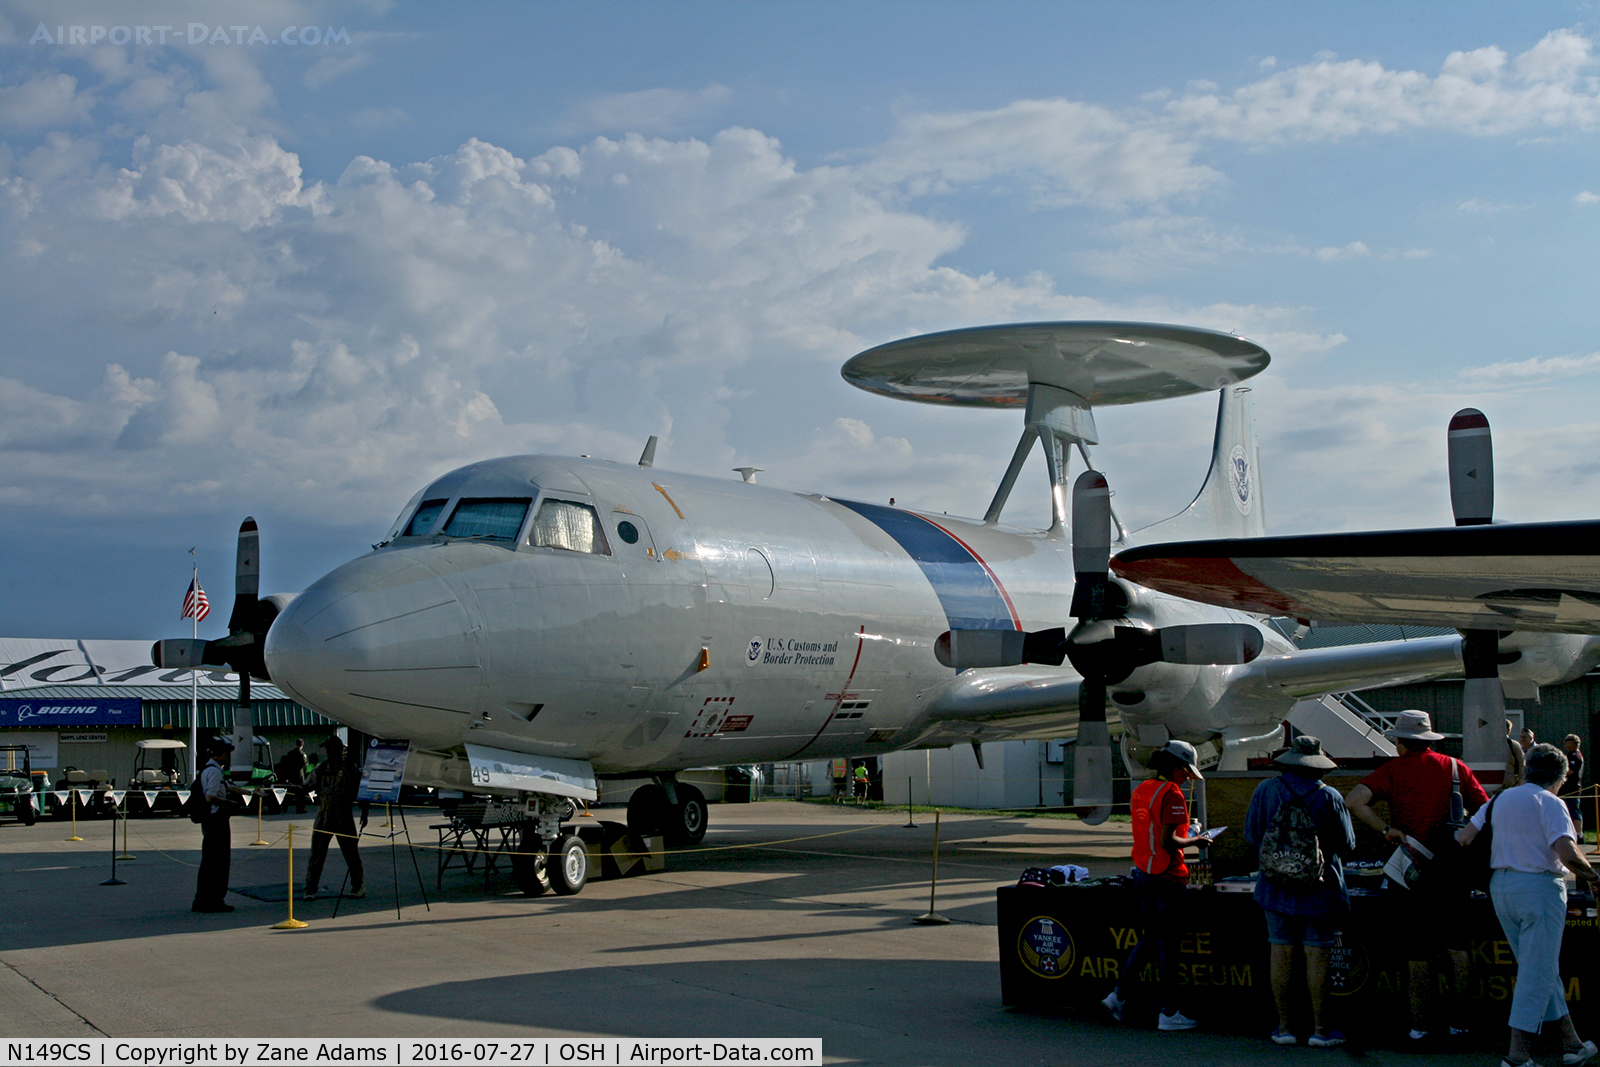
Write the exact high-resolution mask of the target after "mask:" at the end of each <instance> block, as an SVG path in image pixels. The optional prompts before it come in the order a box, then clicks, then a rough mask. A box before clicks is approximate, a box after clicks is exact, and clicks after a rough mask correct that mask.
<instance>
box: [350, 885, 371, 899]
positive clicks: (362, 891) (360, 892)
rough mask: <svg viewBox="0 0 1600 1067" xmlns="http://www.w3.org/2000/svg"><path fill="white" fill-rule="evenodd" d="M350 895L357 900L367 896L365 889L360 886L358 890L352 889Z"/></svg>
mask: <svg viewBox="0 0 1600 1067" xmlns="http://www.w3.org/2000/svg"><path fill="white" fill-rule="evenodd" d="M350 895H351V896H352V897H355V898H356V899H357V900H360V899H361V898H362V897H364V896H366V895H367V887H366V886H362V887H361V888H360V889H352V890H350Z"/></svg>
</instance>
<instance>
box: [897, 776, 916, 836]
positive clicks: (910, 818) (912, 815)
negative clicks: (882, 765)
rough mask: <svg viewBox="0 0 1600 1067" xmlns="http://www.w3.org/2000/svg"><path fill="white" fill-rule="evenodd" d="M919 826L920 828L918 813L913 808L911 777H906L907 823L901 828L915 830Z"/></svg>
mask: <svg viewBox="0 0 1600 1067" xmlns="http://www.w3.org/2000/svg"><path fill="white" fill-rule="evenodd" d="M917 828H918V827H917V814H916V812H914V811H912V810H911V779H910V778H907V779H906V824H905V825H904V826H902V827H901V829H902V830H915V829H917Z"/></svg>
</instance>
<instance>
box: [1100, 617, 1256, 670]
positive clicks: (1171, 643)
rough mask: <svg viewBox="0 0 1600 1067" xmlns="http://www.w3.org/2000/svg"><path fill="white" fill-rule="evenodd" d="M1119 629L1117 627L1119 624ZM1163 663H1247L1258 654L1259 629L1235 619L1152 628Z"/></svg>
mask: <svg viewBox="0 0 1600 1067" xmlns="http://www.w3.org/2000/svg"><path fill="white" fill-rule="evenodd" d="M1119 630H1120V627H1119ZM1155 632H1156V634H1157V635H1158V638H1157V639H1158V640H1159V642H1160V646H1161V648H1160V652H1161V655H1160V660H1161V662H1163V663H1188V664H1213V665H1220V664H1233V663H1249V662H1250V661H1251V660H1253V659H1255V658H1256V657H1257V656H1259V655H1261V649H1262V646H1263V642H1262V638H1261V631H1260V630H1258V629H1256V628H1255V627H1254V626H1247V625H1245V624H1244V623H1236V622H1205V623H1195V624H1192V625H1187V626H1163V627H1162V628H1161V629H1159V630H1157V631H1155Z"/></svg>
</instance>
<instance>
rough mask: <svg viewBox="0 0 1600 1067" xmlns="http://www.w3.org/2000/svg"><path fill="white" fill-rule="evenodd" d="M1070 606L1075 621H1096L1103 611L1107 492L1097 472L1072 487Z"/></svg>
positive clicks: (1108, 537) (1107, 561)
mask: <svg viewBox="0 0 1600 1067" xmlns="http://www.w3.org/2000/svg"><path fill="white" fill-rule="evenodd" d="M1072 570H1073V574H1074V577H1075V578H1076V581H1075V582H1074V583H1073V587H1072V606H1071V607H1070V608H1068V609H1067V614H1069V615H1071V616H1073V617H1074V618H1077V619H1085V620H1087V619H1098V618H1100V617H1101V615H1102V614H1103V613H1104V612H1105V608H1106V586H1107V585H1108V584H1109V582H1110V571H1111V489H1110V487H1108V486H1107V485H1106V476H1105V475H1104V474H1101V473H1100V472H1099V471H1084V472H1083V473H1082V474H1080V475H1078V479H1077V481H1075V482H1073V483H1072Z"/></svg>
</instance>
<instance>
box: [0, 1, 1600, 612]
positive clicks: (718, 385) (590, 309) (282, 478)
mask: <svg viewBox="0 0 1600 1067" xmlns="http://www.w3.org/2000/svg"><path fill="white" fill-rule="evenodd" d="M1597 44H1600V11H1597V5H1596V4H1595V3H1592V2H1550V3H1538V2H1530V3H1522V4H1515V5H1512V4H1504V3H1474V2H1463V3H1457V4H1451V5H1439V4H1416V3H1404V2H1385V3H1341V4H1337V5H1331V4H1330V5H1282V4H1269V3H1255V2H1218V3H1211V4H1204V5H1196V4H1191V3H1159V2H1133V3H1125V4H1103V3H1071V2H1054V3H1020V2H1017V3H1004V2H997V3H989V4H983V5H978V4H971V3H944V2H938V0H922V2H917V3H900V2H887V0H885V2H878V3H872V4H861V3H842V2H841V3H834V2H828V0H819V2H807V3H804V4H800V3H789V4H783V3H763V4H751V3H727V4H719V3H693V4H685V3H673V2H667V0H662V2H654V3H607V2H584V3H578V2H571V3H568V2H560V0H552V2H547V3H539V4H525V3H515V4H513V3H503V4H496V3H481V4H474V5H470V6H461V5H442V4H421V3H413V4H407V5H398V4H388V3H380V2H375V0H374V2H349V3H325V4H324V3H303V2H295V0H252V2H250V3H247V4H232V3H224V2H216V0H204V2H202V0H189V2H184V0H174V2H153V3H139V4H131V3H127V2H124V0H98V2H95V0H83V2H77V0H4V2H0V321H3V322H4V324H5V326H4V328H3V329H0V636H11V637H85V638H88V637H96V638H152V639H153V638H156V637H160V636H171V635H173V634H175V633H179V632H184V631H186V627H187V624H184V623H179V622H178V615H179V611H180V607H181V602H182V597H183V592H184V589H185V587H186V585H187V582H188V578H189V573H190V571H189V568H190V566H191V562H192V561H193V562H197V563H198V565H199V567H200V571H201V578H202V581H203V582H204V584H205V585H206V588H207V590H208V592H210V594H211V596H212V599H213V601H214V602H216V603H220V604H223V605H225V604H226V603H227V601H228V599H229V597H230V595H231V591H232V590H231V586H232V575H231V570H232V563H233V538H234V532H235V531H236V529H237V527H238V524H239V522H240V521H241V520H242V519H243V517H244V516H246V515H253V516H254V517H255V518H256V519H257V520H258V521H259V522H260V524H261V527H262V542H263V564H262V567H263V588H264V590H267V591H284V592H291V591H295V590H298V589H301V588H303V587H304V586H305V585H307V584H309V583H310V582H311V581H314V580H315V579H316V578H317V577H318V576H320V575H321V574H323V573H325V572H326V571H327V570H329V569H331V568H332V567H334V566H336V565H337V564H339V563H340V562H342V561H344V560H345V559H348V558H351V557H353V556H355V555H358V554H359V553H361V552H363V551H365V550H367V548H368V546H369V545H370V544H371V543H373V542H375V541H377V540H379V539H380V538H381V537H382V536H383V534H384V531H385V530H386V529H387V528H388V526H389V523H390V521H391V520H392V519H393V518H394V516H395V514H396V513H397V512H398V511H399V509H400V508H401V506H402V505H403V504H404V503H405V502H406V500H407V499H408V498H409V497H411V495H412V494H413V493H414V492H415V491H416V490H418V489H419V488H421V487H422V486H423V485H424V484H426V483H427V482H428V481H429V480H430V479H432V478H433V477H435V476H437V475H439V474H441V473H443V472H445V471H447V470H450V469H452V468H454V467H457V466H460V465H463V464H465V463H469V462H473V461H475V460H479V459H484V458H488V457H491V456H495V455H507V454H515V453H525V452H551V453H557V454H589V455H594V456H601V457H608V458H612V459H616V460H618V461H619V462H624V463H631V462H634V461H635V460H636V459H637V458H638V456H639V453H640V451H641V449H642V448H643V446H644V442H645V440H646V438H648V437H649V436H650V435H652V434H655V435H658V436H659V437H660V440H661V444H660V447H659V451H658V455H657V465H658V466H660V467H664V468H669V469H674V470H683V471H691V472H694V473H699V474H706V475H711V476H715V477H722V476H726V477H730V478H733V477H738V475H735V474H733V473H731V470H730V468H733V467H736V466H744V465H749V466H756V467H761V468H763V473H762V474H761V475H760V476H759V477H760V480H761V481H762V482H763V484H768V485H774V486H781V487H787V488H793V489H796V490H801V491H814V492H822V493H827V494H830V495H837V496H842V497H848V498H857V499H864V500H872V501H884V502H886V501H887V500H888V498H890V497H894V498H895V499H896V500H897V501H898V503H900V504H902V505H905V506H909V507H915V508H922V509H930V510H934V511H945V512H948V513H950V514H952V515H981V514H982V513H983V511H984V509H985V507H986V505H987V503H988V501H989V498H990V496H991V495H992V494H993V491H994V487H995V485H996V483H997V482H998V480H999V477H1000V475H1001V474H1002V472H1003V471H1004V468H1005V465H1006V463H1007V461H1008V460H1009V458H1010V455H1011V451H1012V449H1013V447H1014V445H1015V443H1016V439H1017V435H1018V433H1019V432H1020V430H1021V425H1020V419H1019V418H1018V416H1017V414H1016V413H1015V412H999V411H974V410H950V409H943V408H937V407H932V406H926V405H917V404H908V403H902V402H897V401H894V400H890V399H886V398H883V397H878V396H873V395H870V394H867V393H865V392H861V391H859V390H856V389H853V388H852V387H850V386H849V385H848V384H846V383H845V382H844V381H843V380H842V379H841V378H840V376H839V373H838V368H839V366H840V365H841V364H842V363H843V362H844V361H845V360H846V359H848V358H849V357H850V356H851V355H854V354H855V353H856V352H859V351H861V350H863V349H866V348H869V347H872V346H873V345H877V344H881V343H883V342H886V341H890V340H894V339H897V338H901V337H906V336H911V335H914V334H918V333H923V332H928V331H933V330H944V329H953V328H957V327H962V326H976V325H984V324H990V323H1003V322H1028V321H1039V320H1054V319H1130V320H1141V321H1155V322H1170V323H1181V324H1186V325H1193V326H1203V327H1209V328H1213V329H1221V330H1232V331H1236V332H1238V333H1240V334H1243V335H1245V336H1247V337H1250V338H1252V339H1253V340H1255V341H1257V342H1259V343H1260V344H1262V345H1263V346H1264V347H1265V348H1266V349H1267V350H1268V351H1269V352H1270V353H1271V354H1272V365H1271V366H1270V367H1269V368H1268V370H1267V371H1266V372H1265V373H1264V374H1262V375H1261V376H1260V377H1259V378H1257V379H1255V380H1254V381H1253V382H1252V383H1251V384H1252V386H1253V390H1254V392H1253V394H1252V398H1253V400H1254V402H1255V406H1256V421H1257V427H1258V431H1259V435H1260V446H1261V458H1262V471H1261V482H1262V491H1263V500H1264V502H1265V506H1266V514H1267V521H1268V529H1269V532H1272V533H1284V534H1287V533H1304V532H1317V531H1335V530H1356V529H1374V528H1400V527H1414V526H1430V525H1448V524H1449V522H1450V509H1449V495H1448V486H1447V482H1446V474H1445V427H1446V425H1447V423H1448V421H1449V418H1450V415H1451V414H1452V413H1453V412H1454V411H1455V410H1457V409H1458V408H1461V407H1466V406H1472V407H1477V408H1479V409H1481V410H1483V411H1484V412H1485V413H1486V414H1487V415H1488V416H1489V419H1490V422H1491V424H1492V425H1493V427H1494V433H1495V448H1496V466H1497V485H1498V501H1497V506H1496V516H1497V518H1500V519H1505V520H1555V519H1572V518H1593V517H1595V516H1596V512H1597V511H1600V508H1597V507H1596V504H1595V501H1596V497H1597V490H1600V301H1597V300H1596V296H1597V288H1600V256H1597V251H1596V250H1597V249H1600V168H1597V166H1596V164H1597V162H1600V55H1597ZM1214 408H1215V401H1214V399H1213V398H1211V397H1206V396H1200V397H1192V398H1188V399H1184V400H1175V401H1166V402H1162V403H1159V404H1147V405H1139V406H1130V407H1123V408H1107V409H1102V410H1101V411H1099V412H1097V421H1098V423H1099V428H1100V435H1101V443H1100V444H1099V445H1098V446H1097V447H1096V448H1095V449H1094V458H1095V462H1096V464H1097V466H1100V467H1101V468H1102V469H1103V470H1105V471H1106V473H1107V475H1108V477H1109V479H1110V482H1111V484H1112V486H1113V489H1114V490H1115V492H1116V500H1115V504H1116V506H1117V508H1118V511H1119V514H1120V515H1121V517H1122V518H1123V520H1124V521H1125V522H1126V523H1127V524H1128V525H1130V526H1133V527H1137V526H1141V525H1146V524H1148V523H1151V522H1155V521H1158V520H1160V519H1162V518H1165V517H1166V516H1167V515H1170V514H1172V513H1175V512H1177V511H1179V510H1181V509H1182V507H1183V506H1184V505H1185V504H1187V502H1188V500H1189V499H1190V498H1191V497H1192V496H1193V494H1194V492H1195V491H1196V489H1198V487H1199V484H1200V481H1201V479H1202V478H1203V475H1204V470H1205V467H1206V463H1207V460H1208V449H1209V442H1210V436H1211V433H1212V419H1213V415H1214ZM1034 466H1035V469H1034V470H1031V471H1030V472H1029V473H1027V474H1025V476H1024V480H1023V482H1022V483H1021V484H1019V487H1018V489H1017V490H1016V492H1015V493H1014V494H1013V497H1012V501H1013V502H1012V504H1011V505H1010V506H1009V508H1008V510H1007V512H1006V516H1005V517H1006V519H1007V521H1015V522H1019V523H1024V524H1028V523H1035V524H1038V523H1042V522H1043V521H1044V517H1045V515H1046V514H1047V508H1048V497H1047V491H1046V483H1045V477H1044V474H1043V468H1042V464H1039V463H1037V461H1036V462H1035V465H1034ZM190 548H194V549H195V554H194V556H193V557H191V556H190V555H189V549H190ZM225 615H226V612H225V611H223V612H218V613H217V614H214V615H213V617H212V620H210V622H209V623H208V626H212V627H214V626H215V625H216V624H218V623H220V622H222V621H224V619H225Z"/></svg>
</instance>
